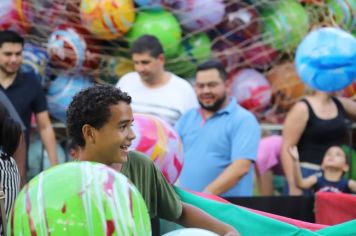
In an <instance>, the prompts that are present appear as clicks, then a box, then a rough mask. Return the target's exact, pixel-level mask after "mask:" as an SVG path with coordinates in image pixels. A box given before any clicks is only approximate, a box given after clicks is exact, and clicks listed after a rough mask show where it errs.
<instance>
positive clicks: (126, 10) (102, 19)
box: [80, 0, 135, 40]
mask: <svg viewBox="0 0 356 236" xmlns="http://www.w3.org/2000/svg"><path fill="white" fill-rule="evenodd" d="M80 18H81V22H82V24H83V25H84V27H85V28H86V29H87V30H89V31H90V32H91V33H92V34H93V35H95V36H96V37H98V38H100V39H106V40H112V39H116V38H119V37H121V36H123V35H124V34H125V33H126V32H127V31H128V30H129V29H130V28H131V26H132V24H133V22H134V21H135V8H134V3H133V1H132V0H81V3H80Z"/></svg>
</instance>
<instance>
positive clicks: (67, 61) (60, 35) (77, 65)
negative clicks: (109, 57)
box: [47, 24, 100, 74]
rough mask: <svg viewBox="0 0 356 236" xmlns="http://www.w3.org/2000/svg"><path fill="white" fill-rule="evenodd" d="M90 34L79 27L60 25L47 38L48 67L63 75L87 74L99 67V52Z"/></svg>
mask: <svg viewBox="0 0 356 236" xmlns="http://www.w3.org/2000/svg"><path fill="white" fill-rule="evenodd" d="M95 45H96V43H95V41H94V40H93V39H92V38H90V34H89V32H88V31H86V30H85V29H83V28H81V27H80V26H71V25H69V24H68V25H61V26H59V27H58V28H57V29H56V30H55V31H54V32H53V33H52V34H51V35H50V37H49V39H48V45H47V51H48V55H49V58H50V66H51V67H53V68H55V69H58V70H60V71H62V72H64V73H67V74H72V73H76V72H79V71H82V72H84V73H88V72H89V71H91V70H95V69H97V68H98V67H99V64H100V57H99V52H98V51H97V49H96V48H95Z"/></svg>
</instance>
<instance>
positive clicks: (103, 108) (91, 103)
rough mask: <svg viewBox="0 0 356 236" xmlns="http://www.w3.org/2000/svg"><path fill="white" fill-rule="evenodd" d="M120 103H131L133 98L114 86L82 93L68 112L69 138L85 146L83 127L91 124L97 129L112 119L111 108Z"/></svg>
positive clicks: (91, 88) (87, 90)
mask: <svg viewBox="0 0 356 236" xmlns="http://www.w3.org/2000/svg"><path fill="white" fill-rule="evenodd" d="M120 101H124V102H126V103H128V104H130V103H131V97H130V96H129V95H128V94H127V93H125V92H122V91H121V90H120V89H118V88H115V87H114V86H112V85H96V86H93V87H90V88H87V89H85V90H82V91H80V92H79V93H77V94H76V95H75V96H74V97H73V100H72V102H71V103H70V104H69V107H68V110H67V132H68V135H69V138H71V139H73V142H75V143H76V144H78V145H79V146H81V147H84V146H85V141H84V138H83V134H82V127H83V126H84V125H85V124H89V125H91V126H93V127H95V128H97V129H99V128H101V127H103V126H104V125H105V123H106V122H107V121H108V120H109V118H110V115H111V113H110V108H109V107H110V106H111V105H116V104H118V103H119V102H120Z"/></svg>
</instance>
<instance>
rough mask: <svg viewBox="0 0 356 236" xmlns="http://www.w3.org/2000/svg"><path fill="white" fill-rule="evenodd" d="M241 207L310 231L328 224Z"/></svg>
mask: <svg viewBox="0 0 356 236" xmlns="http://www.w3.org/2000/svg"><path fill="white" fill-rule="evenodd" d="M188 191H189V192H192V193H194V194H195V195H198V196H200V197H203V198H207V199H211V200H214V201H217V202H222V203H228V204H232V203H231V202H229V201H227V200H225V199H223V198H221V197H219V196H216V195H214V194H207V193H199V192H194V191H190V190H188ZM240 207H241V206H240ZM242 208H245V209H247V210H250V211H253V212H255V213H257V214H260V215H263V216H266V217H269V218H273V219H275V220H279V221H282V222H285V223H288V224H291V225H295V226H297V227H299V228H304V229H309V230H311V231H317V230H319V229H322V228H324V227H326V226H328V225H326V224H324V225H323V224H321V223H319V224H313V223H309V222H305V221H301V220H295V219H291V218H288V217H284V216H280V215H275V214H271V213H268V212H264V211H258V210H254V209H251V208H247V207H242Z"/></svg>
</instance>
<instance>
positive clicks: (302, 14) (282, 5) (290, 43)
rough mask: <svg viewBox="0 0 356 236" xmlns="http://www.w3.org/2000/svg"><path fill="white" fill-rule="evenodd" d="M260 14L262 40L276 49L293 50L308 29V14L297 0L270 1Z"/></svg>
mask: <svg viewBox="0 0 356 236" xmlns="http://www.w3.org/2000/svg"><path fill="white" fill-rule="evenodd" d="M261 16H262V17H263V19H264V20H263V24H262V33H263V38H264V41H265V42H266V43H267V44H269V45H271V46H272V47H273V48H274V49H277V50H282V51H290V50H293V49H294V48H295V47H296V46H297V45H298V44H299V42H300V41H301V40H302V39H303V38H304V36H305V35H306V34H307V33H308V30H309V18H308V14H307V12H306V10H305V9H304V8H303V6H302V5H301V4H300V3H299V2H298V1H297V0H283V1H277V2H275V3H271V4H269V5H268V6H266V7H265V8H263V9H262V11H261Z"/></svg>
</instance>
